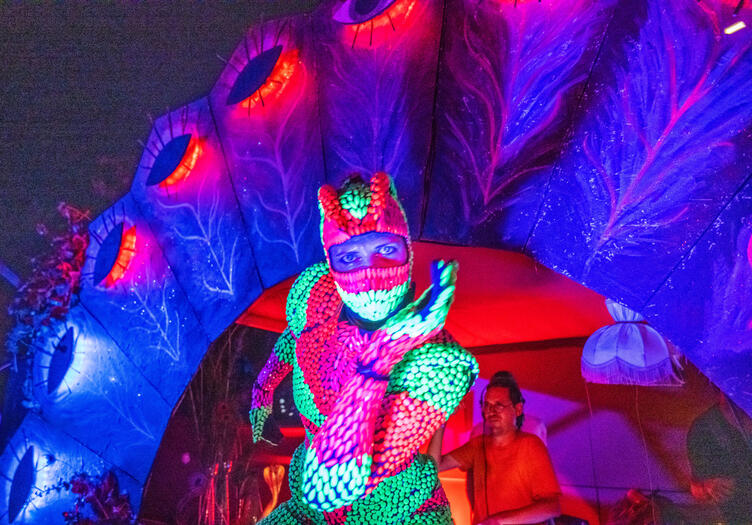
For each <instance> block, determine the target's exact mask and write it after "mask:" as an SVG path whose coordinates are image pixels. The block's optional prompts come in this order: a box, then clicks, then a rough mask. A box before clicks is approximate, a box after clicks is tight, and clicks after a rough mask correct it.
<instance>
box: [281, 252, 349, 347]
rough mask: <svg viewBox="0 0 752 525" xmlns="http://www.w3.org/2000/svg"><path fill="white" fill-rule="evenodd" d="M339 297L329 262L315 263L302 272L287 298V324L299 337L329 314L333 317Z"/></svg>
mask: <svg viewBox="0 0 752 525" xmlns="http://www.w3.org/2000/svg"><path fill="white" fill-rule="evenodd" d="M338 302H339V295H338V294H337V288H336V287H335V285H334V280H333V279H332V275H331V272H330V271H329V266H328V265H327V264H326V262H320V263H316V264H313V265H311V266H309V267H308V268H306V269H305V270H303V271H302V272H300V275H299V276H298V278H297V279H295V282H294V283H293V285H292V288H290V294H289V295H288V296H287V310H286V314H287V315H286V317H287V325H288V326H289V327H290V330H291V331H292V332H293V334H294V335H295V336H298V335H300V333H301V332H302V331H303V328H305V327H306V326H307V325H309V324H311V323H312V322H320V320H321V319H313V317H314V316H316V317H321V316H324V315H326V314H328V313H331V314H332V315H333V312H334V310H335V309H336V308H337V307H338V305H339V303H338Z"/></svg>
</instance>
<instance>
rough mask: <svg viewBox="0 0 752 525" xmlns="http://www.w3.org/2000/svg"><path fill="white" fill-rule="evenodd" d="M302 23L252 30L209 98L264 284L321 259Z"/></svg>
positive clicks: (313, 122)
mask: <svg viewBox="0 0 752 525" xmlns="http://www.w3.org/2000/svg"><path fill="white" fill-rule="evenodd" d="M309 24H310V19H309V17H307V16H298V17H291V18H286V19H282V20H279V21H274V22H269V23H266V24H262V25H260V26H258V27H253V28H251V29H250V30H249V32H248V33H247V34H246V36H245V37H244V38H243V40H242V41H241V42H240V44H239V45H238V47H237V48H236V50H235V51H234V53H233V55H232V57H231V58H230V60H229V62H228V64H227V67H226V68H225V70H224V71H223V72H222V74H221V76H220V78H219V80H218V81H217V84H216V85H215V87H214V89H213V90H212V92H211V94H210V95H209V100H210V105H211V108H212V114H213V115H214V118H215V122H216V125H217V131H218V134H219V137H220V140H221V142H222V146H223V148H224V152H225V157H226V160H227V165H228V167H229V171H230V177H231V179H232V181H233V185H234V188H235V192H236V195H237V198H238V201H239V202H240V205H241V211H242V213H243V217H244V219H245V223H246V228H247V231H248V236H249V238H250V240H251V245H252V247H253V252H254V255H255V259H256V261H257V265H258V271H259V274H260V277H261V282H262V284H263V286H264V287H265V288H268V287H270V286H272V285H274V284H276V283H277V282H279V281H281V280H283V279H285V278H287V277H290V276H292V275H295V274H296V273H298V272H300V271H301V270H302V269H303V268H305V267H306V266H308V265H309V264H311V263H312V262H315V261H317V260H319V259H321V258H322V255H323V254H322V251H321V245H320V242H319V240H318V239H319V234H318V221H319V218H318V208H317V206H316V190H317V189H318V187H319V186H320V185H321V184H323V182H324V164H323V154H322V149H321V136H320V131H319V128H320V126H319V108H318V98H317V94H316V82H315V75H316V71H315V61H314V54H313V50H312V48H311V44H310V32H309V29H310V28H309V27H308V25H309Z"/></svg>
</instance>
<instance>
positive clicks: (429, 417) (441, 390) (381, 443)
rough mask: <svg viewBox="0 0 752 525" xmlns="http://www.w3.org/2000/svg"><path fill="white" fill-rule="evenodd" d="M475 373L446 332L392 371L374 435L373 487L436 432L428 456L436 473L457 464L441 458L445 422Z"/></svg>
mask: <svg viewBox="0 0 752 525" xmlns="http://www.w3.org/2000/svg"><path fill="white" fill-rule="evenodd" d="M477 375H478V364H477V362H476V360H475V358H474V357H473V356H472V355H470V354H469V353H468V352H467V351H465V350H464V349H463V348H462V347H461V346H459V345H458V344H457V343H456V342H454V341H453V340H451V339H450V338H449V336H448V334H446V333H442V334H439V336H437V337H435V338H434V339H432V340H431V341H429V342H428V343H426V344H425V345H423V346H422V347H420V348H418V349H415V350H413V351H411V352H410V354H409V355H408V356H407V357H406V358H405V359H404V360H402V361H401V362H400V363H399V364H398V365H397V366H396V367H395V368H394V370H393V371H392V377H391V381H390V383H389V386H388V388H387V393H386V398H385V400H384V406H383V410H382V415H381V416H380V419H379V420H378V421H377V422H376V434H377V436H381V437H380V438H379V439H378V440H377V442H376V444H375V447H374V451H375V454H374V468H373V479H372V481H371V483H373V484H376V483H378V482H379V481H380V479H382V478H384V477H388V476H390V475H392V474H394V473H396V472H399V471H400V470H401V469H402V468H404V467H405V466H407V464H409V462H410V461H411V460H412V458H413V456H414V455H415V453H416V451H417V450H418V448H419V447H420V446H421V445H422V444H423V443H425V441H426V440H427V439H428V438H429V437H430V436H431V435H432V434H434V433H436V434H437V435H434V439H433V440H432V441H431V442H430V443H429V450H428V453H429V455H432V456H434V458H435V459H436V461H437V466H438V470H440V471H441V470H446V469H448V468H452V467H455V466H457V465H456V464H454V463H451V458H450V457H448V456H446V455H445V456H444V457H442V456H441V440H442V438H443V428H442V429H440V428H441V425H443V424H444V423H446V420H447V418H448V417H449V416H450V415H451V414H452V413H453V412H454V411H455V409H456V408H457V405H458V404H459V403H460V401H461V400H462V398H463V397H464V395H465V393H466V392H467V390H468V389H469V388H470V386H472V384H473V382H474V381H475V378H476V377H477Z"/></svg>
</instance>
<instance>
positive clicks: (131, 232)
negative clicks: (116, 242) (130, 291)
mask: <svg viewBox="0 0 752 525" xmlns="http://www.w3.org/2000/svg"><path fill="white" fill-rule="evenodd" d="M134 255H136V227H135V226H131V227H130V229H128V230H127V231H124V232H123V238H122V240H121V241H120V251H119V252H118V256H117V259H115V264H113V265H112V269H111V270H110V273H109V274H107V277H105V278H104V285H105V287H107V288H109V287H111V286H112V285H114V284H115V283H116V282H118V281H119V280H120V279H122V278H123V275H125V271H126V270H127V269H128V266H130V264H131V260H132V259H133V256H134Z"/></svg>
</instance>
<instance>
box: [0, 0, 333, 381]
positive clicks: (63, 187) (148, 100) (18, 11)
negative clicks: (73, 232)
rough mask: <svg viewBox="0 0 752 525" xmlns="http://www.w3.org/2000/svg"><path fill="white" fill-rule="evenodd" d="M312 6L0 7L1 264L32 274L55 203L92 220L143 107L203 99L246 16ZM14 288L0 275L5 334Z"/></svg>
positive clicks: (291, 2) (125, 160) (274, 2)
mask: <svg viewBox="0 0 752 525" xmlns="http://www.w3.org/2000/svg"><path fill="white" fill-rule="evenodd" d="M317 4H318V1H316V0H260V1H245V2H208V3H203V2H167V1H159V2H148V3H146V2H144V3H140V2H138V3H137V2H127V3H126V2H117V3H115V2H112V3H110V2H108V3H104V2H100V3H95V2H90V3H85V2H70V3H68V2H66V3H54V4H53V3H48V2H45V3H36V2H35V3H33V4H32V3H31V2H17V3H12V4H7V3H5V4H2V5H0V264H2V263H4V264H5V265H6V266H7V267H8V268H10V269H11V270H12V271H13V272H14V273H15V274H17V275H18V276H19V277H20V278H21V280H24V279H26V278H28V276H29V274H30V271H31V264H30V260H31V258H32V257H34V256H36V255H40V254H42V253H45V251H47V250H48V241H47V240H46V239H45V238H44V237H42V236H40V234H39V233H38V230H40V229H43V228H42V227H40V226H38V225H44V227H46V228H48V229H49V230H52V231H54V230H55V229H57V228H59V227H61V226H62V225H63V224H64V222H63V220H62V218H61V217H60V215H59V214H58V212H57V211H56V207H57V204H58V203H59V202H61V201H62V202H66V203H68V204H70V205H73V206H76V207H79V208H82V209H85V210H88V211H89V212H90V214H91V217H92V218H93V217H96V216H97V215H98V214H99V213H101V212H102V211H103V210H104V209H106V208H107V207H108V206H109V205H111V204H112V203H113V202H114V201H115V200H117V199H118V198H119V197H120V196H121V195H123V194H124V193H126V191H127V189H128V187H129V186H130V184H131V180H132V175H133V173H134V171H135V170H136V167H137V164H138V161H139V159H140V157H141V152H142V147H141V145H140V144H139V143H138V141H139V140H146V138H147V137H148V135H149V132H150V130H151V122H150V120H149V115H151V116H153V117H154V118H157V117H159V116H160V115H162V114H164V113H165V112H166V111H167V109H168V108H176V107H179V106H181V105H183V104H185V103H188V102H191V101H193V100H195V99H197V98H200V97H202V96H204V95H206V94H207V93H208V92H209V91H210V90H211V88H212V86H213V85H214V83H215V81H216V80H217V78H218V77H219V74H220V72H221V71H222V69H223V67H224V63H223V62H222V60H221V59H222V58H225V59H226V58H228V57H229V56H230V54H231V53H232V51H233V49H234V48H235V46H236V45H237V44H238V43H239V42H240V40H241V38H242V36H243V34H244V33H245V31H246V29H247V28H248V27H250V26H251V25H252V24H254V23H256V22H258V21H259V20H261V19H269V18H276V17H279V16H284V15H287V14H292V13H299V12H305V11H310V10H311V9H312V8H314V7H315V6H316V5H317ZM13 294H14V288H13V286H11V285H10V284H9V282H8V281H7V280H5V279H0V340H2V341H3V342H4V340H5V334H6V332H7V330H8V329H9V328H10V326H11V320H10V318H9V317H8V315H7V313H6V310H7V307H8V305H9V303H10V301H11V300H12V298H13ZM3 361H4V360H3ZM3 382H4V378H3Z"/></svg>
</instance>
